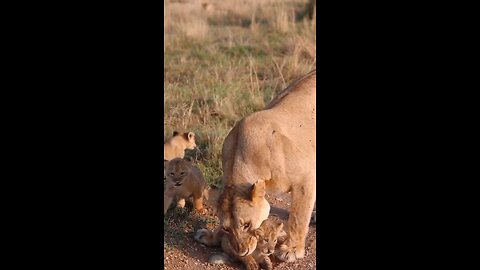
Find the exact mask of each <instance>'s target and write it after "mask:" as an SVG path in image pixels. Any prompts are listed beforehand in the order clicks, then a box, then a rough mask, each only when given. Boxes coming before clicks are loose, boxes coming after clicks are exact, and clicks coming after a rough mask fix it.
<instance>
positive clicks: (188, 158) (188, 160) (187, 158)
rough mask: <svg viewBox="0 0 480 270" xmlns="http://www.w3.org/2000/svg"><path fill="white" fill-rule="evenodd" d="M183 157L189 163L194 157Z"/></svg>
mask: <svg viewBox="0 0 480 270" xmlns="http://www.w3.org/2000/svg"><path fill="white" fill-rule="evenodd" d="M183 159H184V160H185V161H187V162H188V163H192V158H190V157H184V158H183Z"/></svg>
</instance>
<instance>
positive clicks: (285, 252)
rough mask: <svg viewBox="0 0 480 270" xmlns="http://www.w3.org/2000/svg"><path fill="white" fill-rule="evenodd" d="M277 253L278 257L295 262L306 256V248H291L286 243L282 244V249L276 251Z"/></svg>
mask: <svg viewBox="0 0 480 270" xmlns="http://www.w3.org/2000/svg"><path fill="white" fill-rule="evenodd" d="M275 255H276V256H277V258H278V259H280V260H282V261H285V262H294V261H295V260H297V259H301V258H303V256H305V249H303V248H302V249H299V248H295V247H293V248H290V247H288V246H287V245H285V244H282V245H280V249H279V250H278V251H277V252H275Z"/></svg>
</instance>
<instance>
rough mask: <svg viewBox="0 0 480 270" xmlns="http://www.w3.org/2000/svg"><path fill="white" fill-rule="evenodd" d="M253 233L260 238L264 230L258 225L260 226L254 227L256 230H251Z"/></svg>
mask: <svg viewBox="0 0 480 270" xmlns="http://www.w3.org/2000/svg"><path fill="white" fill-rule="evenodd" d="M253 234H254V235H255V237H257V238H260V237H262V236H263V235H264V234H265V233H264V231H263V228H262V227H260V228H258V229H256V230H255V231H254V232H253Z"/></svg>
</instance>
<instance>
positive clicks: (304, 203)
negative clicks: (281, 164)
mask: <svg viewBox="0 0 480 270" xmlns="http://www.w3.org/2000/svg"><path fill="white" fill-rule="evenodd" d="M312 177H313V183H314V184H313V186H307V185H302V186H298V187H295V188H294V189H293V190H292V206H291V208H290V214H289V218H288V231H287V239H286V240H285V242H284V243H283V244H282V245H280V249H279V250H278V251H277V252H276V256H277V258H279V259H280V260H282V261H287V262H294V261H295V260H296V259H300V258H303V257H304V256H305V239H306V236H307V233H308V225H309V223H310V217H311V214H312V210H313V205H314V204H315V178H314V176H312ZM311 181H312V179H309V180H307V181H306V182H310V183H311Z"/></svg>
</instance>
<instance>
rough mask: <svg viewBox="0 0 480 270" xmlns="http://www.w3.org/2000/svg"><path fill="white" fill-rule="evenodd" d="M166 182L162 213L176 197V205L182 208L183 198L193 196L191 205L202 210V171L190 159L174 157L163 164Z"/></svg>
mask: <svg viewBox="0 0 480 270" xmlns="http://www.w3.org/2000/svg"><path fill="white" fill-rule="evenodd" d="M165 172H166V177H167V183H166V187H165V193H164V199H163V202H164V208H163V214H166V213H167V210H168V208H169V207H170V204H171V203H172V201H173V199H174V198H177V199H178V203H177V206H178V207H181V208H183V207H184V206H185V199H188V198H190V197H192V196H193V205H194V207H195V209H196V210H197V211H199V212H203V211H204V208H203V195H204V190H205V180H204V178H203V175H202V172H201V171H200V170H199V169H198V168H197V167H196V166H194V165H193V164H192V163H191V162H190V161H187V160H184V159H181V158H175V159H173V160H171V161H168V162H167V164H166V166H165Z"/></svg>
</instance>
